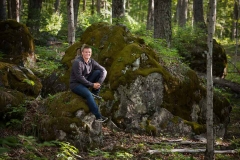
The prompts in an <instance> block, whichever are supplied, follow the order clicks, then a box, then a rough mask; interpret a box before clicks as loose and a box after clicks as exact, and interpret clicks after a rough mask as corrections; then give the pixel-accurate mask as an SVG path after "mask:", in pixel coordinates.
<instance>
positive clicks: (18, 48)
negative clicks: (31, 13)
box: [0, 20, 35, 66]
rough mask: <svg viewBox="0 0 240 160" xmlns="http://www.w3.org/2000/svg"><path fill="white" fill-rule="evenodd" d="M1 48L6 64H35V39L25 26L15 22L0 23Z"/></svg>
mask: <svg viewBox="0 0 240 160" xmlns="http://www.w3.org/2000/svg"><path fill="white" fill-rule="evenodd" d="M0 48H1V52H3V54H4V58H5V59H4V60H5V61H6V62H11V63H15V64H20V63H24V65H26V66H30V65H34V64H35V56H34V42H33V37H32V36H31V34H30V32H29V30H28V28H27V27H26V25H24V24H21V23H18V22H17V21H14V20H6V21H2V22H0ZM9 58H12V60H11V61H10V60H8V59H9Z"/></svg>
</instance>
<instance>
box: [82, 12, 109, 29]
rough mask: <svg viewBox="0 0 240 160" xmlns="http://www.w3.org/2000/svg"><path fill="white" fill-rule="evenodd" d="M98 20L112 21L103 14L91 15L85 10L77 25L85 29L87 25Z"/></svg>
mask: <svg viewBox="0 0 240 160" xmlns="http://www.w3.org/2000/svg"><path fill="white" fill-rule="evenodd" d="M97 22H110V21H109V19H107V18H104V17H103V16H101V15H98V14H94V15H91V14H89V13H87V12H84V13H82V14H81V15H79V21H78V25H77V27H78V28H81V30H82V31H84V30H85V29H86V28H87V27H89V26H90V25H92V24H93V23H97Z"/></svg>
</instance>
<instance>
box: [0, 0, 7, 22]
mask: <svg viewBox="0 0 240 160" xmlns="http://www.w3.org/2000/svg"><path fill="white" fill-rule="evenodd" d="M6 19H7V3H6V0H1V1H0V21H3V20H6Z"/></svg>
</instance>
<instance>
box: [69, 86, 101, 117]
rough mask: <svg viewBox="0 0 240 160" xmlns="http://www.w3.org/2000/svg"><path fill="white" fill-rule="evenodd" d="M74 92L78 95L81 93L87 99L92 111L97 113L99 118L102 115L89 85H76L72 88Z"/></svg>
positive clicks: (96, 115)
mask: <svg viewBox="0 0 240 160" xmlns="http://www.w3.org/2000/svg"><path fill="white" fill-rule="evenodd" d="M72 92H74V93H76V94H77V95H79V96H81V97H83V98H85V99H86V100H87V105H88V107H89V109H90V111H91V112H92V113H93V114H94V115H95V117H96V118H97V119H98V118H101V117H102V115H101V113H100V112H99V109H98V106H97V104H96V102H95V101H94V98H93V96H92V93H91V92H90V91H89V89H88V88H87V87H85V86H84V85H82V84H80V85H78V86H77V87H75V88H74V89H73V90H72Z"/></svg>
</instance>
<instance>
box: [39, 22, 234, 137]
mask: <svg viewBox="0 0 240 160" xmlns="http://www.w3.org/2000/svg"><path fill="white" fill-rule="evenodd" d="M83 44H88V45H91V46H92V47H93V57H94V58H95V59H96V60H97V61H98V62H99V63H100V64H102V65H103V66H105V67H106V69H107V71H108V75H107V78H106V80H105V84H104V85H103V87H102V91H101V93H100V95H101V96H102V97H103V99H104V101H100V102H99V106H100V108H101V112H102V114H103V115H105V116H108V117H109V118H110V119H111V120H112V121H113V122H114V123H115V124H116V125H117V126H118V127H120V128H122V129H124V130H126V131H129V132H137V133H149V134H152V135H160V133H168V134H174V135H190V134H193V132H194V133H196V134H200V133H203V132H205V123H206V117H205V115H206V114H205V113H206V89H205V88H204V86H203V85H202V84H201V81H199V79H198V77H197V75H196V73H195V72H194V71H193V70H191V69H189V68H188V67H187V66H185V65H182V64H177V65H178V66H171V69H168V68H167V67H166V66H165V65H164V63H162V62H163V61H162V60H161V57H160V56H159V55H158V54H156V53H155V51H154V50H153V49H151V48H149V47H148V46H147V45H146V44H145V43H144V41H143V40H142V39H139V38H137V37H134V36H133V35H131V33H130V32H129V31H128V29H127V28H126V27H124V26H120V25H109V24H107V23H97V24H93V25H92V26H90V27H89V28H87V30H86V31H85V32H84V33H83V35H82V37H81V41H80V42H77V43H75V44H74V45H72V46H70V47H69V48H68V49H67V51H66V54H65V55H64V57H63V59H62V62H63V63H64V64H65V65H66V66H67V68H68V69H67V71H66V73H65V74H64V75H63V77H62V78H61V79H62V80H63V81H64V82H65V84H66V85H68V83H69V77H70V70H71V65H72V63H71V61H72V60H73V59H74V58H75V56H76V55H77V48H79V47H81V46H82V45H83ZM169 71H171V72H169ZM66 93H67V92H63V93H62V94H61V95H60V97H59V95H58V96H57V97H52V102H51V99H49V98H48V100H47V101H46V102H45V103H44V105H45V108H46V109H47V112H45V113H47V114H48V115H49V114H50V115H51V116H50V117H51V118H50V119H49V120H47V121H46V125H49V127H48V128H47V127H45V128H46V132H45V133H46V135H49V136H50V135H55V134H56V133H57V132H56V131H53V130H58V132H59V130H61V133H63V132H64V133H66V134H63V135H66V136H65V137H67V136H68V137H71V135H75V134H74V133H76V132H75V131H73V130H71V131H70V132H67V129H66V130H64V128H65V127H66V128H67V127H68V128H69V126H72V124H74V125H76V126H78V127H77V128H81V127H82V128H83V130H81V131H82V132H83V131H84V127H83V126H86V125H85V124H87V123H88V122H87V121H89V123H88V125H87V126H88V127H87V128H91V129H92V130H91V133H97V134H98V133H99V131H98V130H97V129H96V128H95V127H91V126H92V125H93V124H94V122H93V118H91V114H90V115H89V114H86V115H84V114H82V118H80V119H87V121H85V122H84V123H82V122H81V121H80V120H79V119H77V118H76V113H79V112H80V113H83V110H84V109H81V108H79V106H82V107H83V106H85V107H86V105H85V102H84V100H81V99H79V98H73V95H72V94H70V93H68V94H66ZM69 96H70V97H69ZM55 99H56V100H55ZM76 99H78V101H76ZM58 101H59V102H58ZM82 101H83V102H82ZM69 104H71V105H70V106H72V107H70V108H75V107H76V108H75V109H74V111H72V112H69V111H68V110H69ZM230 109H231V107H230V104H229V102H228V101H227V100H226V98H224V97H222V96H221V95H217V94H215V95H214V122H215V124H216V126H217V127H216V130H217V132H216V133H219V135H218V136H223V135H224V133H225V127H226V126H227V124H228V123H229V112H230ZM85 111H86V110H85ZM85 111H84V112H85ZM54 112H56V113H54ZM53 113H54V115H53ZM86 113H88V112H86ZM63 116H64V118H63ZM89 116H90V117H89ZM63 122H67V123H65V124H66V125H64V126H63V127H60V126H61V125H60V124H63ZM89 124H90V125H89ZM50 126H54V127H50ZM55 128H57V129H55ZM95 130H96V132H95ZM62 131H63V132H62ZM68 131H69V130H68ZM82 132H80V133H78V136H79V135H81V133H82ZM48 133H51V134H48ZM68 134H69V135H68ZM97 134H94V135H97ZM75 136H76V135H75ZM54 137H56V136H53V137H52V138H54ZM87 137H89V136H87ZM93 137H95V136H93Z"/></svg>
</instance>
